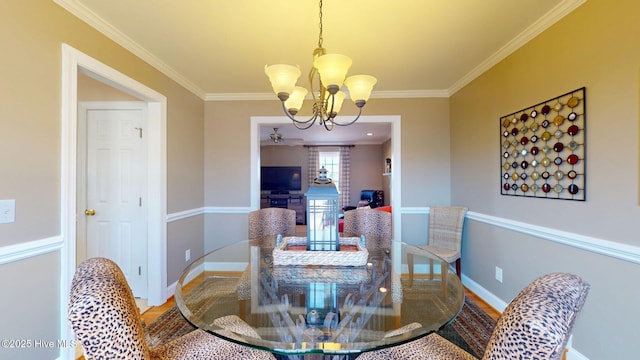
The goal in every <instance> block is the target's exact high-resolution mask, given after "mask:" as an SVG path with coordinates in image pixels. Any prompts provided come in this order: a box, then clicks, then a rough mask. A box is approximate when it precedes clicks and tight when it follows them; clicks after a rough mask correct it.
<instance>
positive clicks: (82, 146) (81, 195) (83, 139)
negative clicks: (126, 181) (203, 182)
mask: <svg viewBox="0 0 640 360" xmlns="http://www.w3.org/2000/svg"><path fill="white" fill-rule="evenodd" d="M147 107H148V106H147V103H146V102H144V101H140V100H116V101H93V100H91V101H79V102H78V122H77V127H76V129H77V130H78V137H77V139H78V143H77V146H76V148H77V153H76V159H77V160H78V163H77V165H76V174H77V175H78V177H77V182H76V204H77V205H76V213H77V214H78V216H77V218H76V262H80V261H83V260H85V259H87V249H88V248H89V246H88V238H87V236H86V235H87V221H88V217H87V216H82V212H83V210H84V209H87V208H88V205H89V204H88V203H87V196H86V195H87V189H88V187H87V186H88V181H89V179H88V177H87V176H86V175H87V174H88V167H86V166H85V165H86V164H87V163H86V161H87V160H88V157H87V150H88V148H87V146H88V145H89V144H90V143H91V141H90V140H89V139H88V136H87V134H88V129H89V126H88V125H89V124H88V123H89V116H88V114H89V112H90V111H91V110H103V111H118V110H136V111H140V113H141V114H142V116H141V118H142V122H141V124H140V125H138V126H141V127H142V128H143V129H144V130H143V137H142V139H141V141H143V144H146V143H147V138H148V136H147V129H148V126H147V121H148V120H149V119H148V116H147ZM136 137H137V136H136ZM140 151H141V152H144V156H143V158H142V159H141V160H140V163H139V167H140V168H142V166H143V165H144V168H143V169H144V174H142V176H140V177H139V179H138V180H136V182H137V183H143V184H144V185H143V186H144V192H143V193H139V195H141V196H143V199H142V204H144V208H145V209H146V207H147V200H148V199H147V192H146V186H147V156H148V154H147V147H146V146H144V148H141V149H140ZM136 164H137V165H135V166H136V167H138V163H136ZM136 197H137V196H136ZM136 202H137V201H136ZM141 206H142V205H141ZM143 214H144V222H145V225H144V231H145V234H146V231H147V225H146V223H147V221H148V217H149V216H148V214H147V212H146V211H145V212H144V213H143ZM141 216H142V214H141ZM144 241H145V245H144V248H145V249H148V246H149V244H148V243H149V240H148V237H147V236H144ZM133 248H134V247H133V244H130V249H129V250H132V249H133ZM79 250H80V251H81V252H82V250H84V253H82V256H78V251H79ZM135 253H136V252H135V251H131V255H132V256H135V257H136V258H137V256H144V259H142V258H141V259H140V260H141V261H143V262H144V266H143V269H144V270H143V274H141V275H144V277H143V278H141V279H140V280H141V281H142V280H144V284H145V286H144V288H142V287H141V286H137V287H136V286H134V285H136V284H134V283H132V282H130V283H129V285H130V287H131V290H134V291H133V294H134V295H135V296H138V295H141V294H140V293H141V292H144V296H141V298H144V299H147V297H148V293H147V292H148V291H149V289H148V281H147V278H148V277H149V271H148V267H149V264H148V262H147V259H148V255H147V252H146V250H145V252H144V253H140V251H138V254H135ZM122 260H123V259H120V261H122ZM125 275H127V280H129V281H135V280H130V279H129V278H128V277H129V275H128V274H125Z"/></svg>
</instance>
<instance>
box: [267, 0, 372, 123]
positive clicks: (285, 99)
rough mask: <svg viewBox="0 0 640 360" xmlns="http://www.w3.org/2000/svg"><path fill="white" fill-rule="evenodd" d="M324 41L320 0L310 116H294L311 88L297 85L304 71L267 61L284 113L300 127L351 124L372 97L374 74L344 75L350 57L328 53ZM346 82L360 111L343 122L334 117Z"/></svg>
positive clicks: (311, 75)
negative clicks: (270, 63)
mask: <svg viewBox="0 0 640 360" xmlns="http://www.w3.org/2000/svg"><path fill="white" fill-rule="evenodd" d="M322 42H323V39H322V0H320V34H319V36H318V48H316V49H315V50H314V51H313V67H312V68H311V71H309V89H310V90H311V96H312V98H313V115H311V117H310V118H309V119H306V120H298V119H296V118H295V115H296V114H297V113H298V111H299V110H300V108H301V107H302V103H303V101H304V98H305V96H306V95H307V92H308V90H307V89H306V88H304V87H301V86H296V81H297V80H298V77H300V74H301V72H300V68H299V67H298V66H293V65H286V64H276V65H271V66H267V65H265V68H264V71H265V73H266V74H267V76H268V77H269V81H270V82H271V86H272V87H273V92H275V94H276V95H277V96H278V99H280V101H281V102H282V109H283V111H284V113H285V115H286V116H287V117H288V118H289V119H291V120H292V121H293V124H294V125H295V126H296V127H297V128H298V129H302V130H305V129H308V128H310V127H311V126H312V125H313V124H314V123H315V122H316V121H318V122H319V124H320V125H323V126H324V127H325V129H327V130H328V131H331V130H332V129H333V126H334V125H338V126H348V125H351V124H353V123H355V122H356V121H357V120H358V119H359V118H360V115H361V114H362V108H363V107H364V105H365V104H366V103H367V100H369V96H370V95H371V90H372V89H373V86H374V85H375V84H376V82H377V80H376V78H375V77H373V76H369V75H353V76H350V77H348V78H346V79H345V77H346V75H347V71H349V68H350V67H351V59H350V58H349V57H347V56H345V55H340V54H327V52H326V50H325V48H323V47H322ZM314 83H315V84H316V88H314ZM343 84H344V85H346V87H347V89H348V91H349V95H350V97H351V100H353V102H354V103H355V105H356V106H357V107H358V115H357V116H356V117H355V118H354V119H353V120H350V121H348V122H343V123H342V122H337V121H335V118H336V116H337V115H338V112H340V109H341V107H342V102H343V100H344V99H345V97H346V94H345V93H344V92H343V91H341V90H340V88H341V87H342V85H343Z"/></svg>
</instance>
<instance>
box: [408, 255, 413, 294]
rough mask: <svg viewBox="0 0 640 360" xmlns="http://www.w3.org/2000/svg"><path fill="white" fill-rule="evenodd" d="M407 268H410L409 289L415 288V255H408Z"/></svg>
mask: <svg viewBox="0 0 640 360" xmlns="http://www.w3.org/2000/svg"><path fill="white" fill-rule="evenodd" d="M407 267H408V268H409V287H412V286H413V254H409V253H407Z"/></svg>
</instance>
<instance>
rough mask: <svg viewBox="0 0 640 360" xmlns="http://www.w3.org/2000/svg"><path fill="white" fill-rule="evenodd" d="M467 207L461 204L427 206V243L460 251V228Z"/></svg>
mask: <svg viewBox="0 0 640 360" xmlns="http://www.w3.org/2000/svg"><path fill="white" fill-rule="evenodd" d="M467 210H468V209H467V208H466V207H462V206H444V207H440V206H431V207H429V245H430V246H440V247H445V248H448V249H452V250H456V251H457V252H458V253H460V247H461V244H462V228H463V225H464V217H465V215H466V214H467Z"/></svg>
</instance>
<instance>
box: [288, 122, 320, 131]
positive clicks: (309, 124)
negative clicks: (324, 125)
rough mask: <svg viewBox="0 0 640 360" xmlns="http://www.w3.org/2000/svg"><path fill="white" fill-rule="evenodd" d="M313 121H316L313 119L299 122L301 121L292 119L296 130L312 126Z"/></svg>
mask: <svg viewBox="0 0 640 360" xmlns="http://www.w3.org/2000/svg"><path fill="white" fill-rule="evenodd" d="M315 123H316V122H315V121H312V122H308V123H301V122H298V121H294V122H293V126H295V127H296V129H298V130H307V129H308V128H310V127H312V126H313V124H315Z"/></svg>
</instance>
